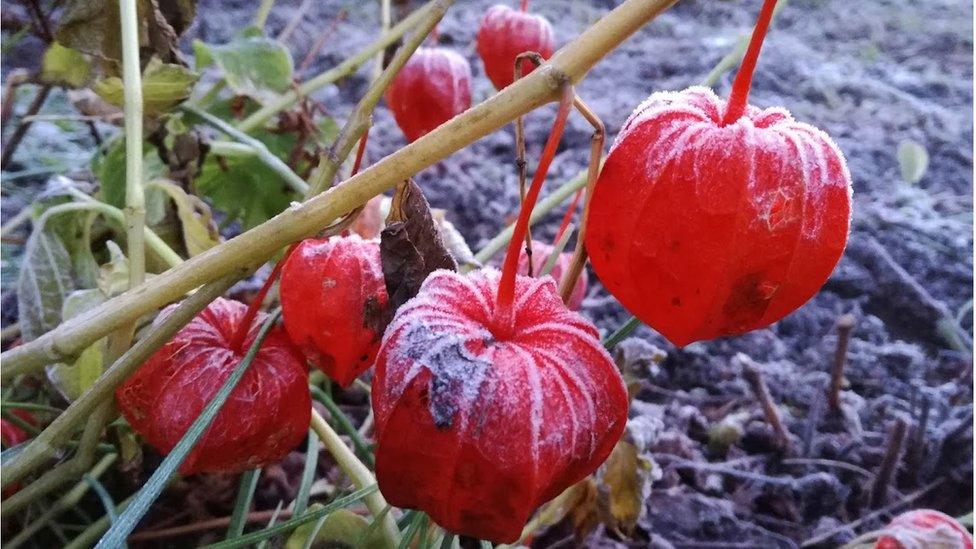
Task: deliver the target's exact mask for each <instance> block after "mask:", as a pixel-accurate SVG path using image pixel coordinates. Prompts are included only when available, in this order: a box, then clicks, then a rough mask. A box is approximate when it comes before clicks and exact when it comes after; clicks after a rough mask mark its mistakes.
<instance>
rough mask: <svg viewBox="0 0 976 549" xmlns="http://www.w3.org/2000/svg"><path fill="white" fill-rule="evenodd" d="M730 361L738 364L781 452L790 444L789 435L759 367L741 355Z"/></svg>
mask: <svg viewBox="0 0 976 549" xmlns="http://www.w3.org/2000/svg"><path fill="white" fill-rule="evenodd" d="M732 361H733V362H734V363H738V364H739V367H740V368H741V369H742V376H743V377H744V378H745V380H746V382H747V383H748V384H749V388H750V389H752V394H753V395H754V396H755V397H756V400H758V401H759V404H760V405H761V406H762V409H763V415H764V416H765V417H766V422H767V423H769V425H770V426H771V427H772V428H773V432H775V433H776V443H777V445H778V446H779V448H780V449H781V450H786V449H787V448H788V447H789V444H790V434H789V431H787V430H786V426H785V425H783V420H782V418H781V417H780V415H779V409H778V408H777V407H776V403H775V402H773V397H772V396H771V395H770V394H769V387H767V386H766V380H764V379H763V377H762V372H760V371H759V366H758V365H757V364H756V363H755V362H754V361H753V360H752V359H751V358H749V357H748V356H746V355H745V354H743V353H739V354H737V355H735V356H734V357H733V358H732Z"/></svg>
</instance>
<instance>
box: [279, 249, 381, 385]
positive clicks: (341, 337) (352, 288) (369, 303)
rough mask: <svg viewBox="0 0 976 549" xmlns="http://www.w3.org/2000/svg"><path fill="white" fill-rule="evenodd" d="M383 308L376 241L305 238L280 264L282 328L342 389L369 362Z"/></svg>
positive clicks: (378, 251)
mask: <svg viewBox="0 0 976 549" xmlns="http://www.w3.org/2000/svg"><path fill="white" fill-rule="evenodd" d="M386 307H387V294H386V283H385V281H384V279H383V268H382V265H381V263H380V248H379V243H378V242H377V241H376V240H364V239H362V238H360V237H359V236H358V235H355V234H354V235H350V236H334V237H330V238H324V239H314V238H310V239H306V240H303V241H302V242H301V243H300V244H298V245H297V246H296V247H295V250H294V251H293V252H292V253H291V254H290V255H289V256H288V259H286V260H285V262H284V268H283V269H282V272H281V309H282V314H283V316H284V322H285V330H287V331H288V336H289V337H290V338H291V340H292V342H294V343H295V346H296V347H298V349H299V350H300V351H301V352H302V354H304V355H305V357H306V358H307V359H308V360H309V361H310V362H311V363H312V364H314V365H315V366H317V367H319V368H320V369H321V370H322V371H323V372H325V373H326V374H327V375H328V376H329V377H330V378H332V379H334V380H335V381H336V382H338V383H339V384H340V385H342V386H343V387H347V386H349V385H350V384H351V383H352V382H353V380H355V379H356V377H358V376H359V375H360V374H361V373H363V372H364V371H365V370H367V369H368V368H369V367H370V366H372V365H373V361H374V359H375V358H376V351H377V349H378V348H379V344H380V336H381V335H382V332H381V331H380V330H379V329H378V325H377V324H376V323H377V322H378V321H379V319H381V318H383V317H384V316H385V315H384V311H385V309H386Z"/></svg>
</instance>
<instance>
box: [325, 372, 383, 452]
mask: <svg viewBox="0 0 976 549" xmlns="http://www.w3.org/2000/svg"><path fill="white" fill-rule="evenodd" d="M310 389H311V391H312V398H314V399H315V400H317V401H319V402H321V403H322V405H323V406H325V407H326V409H328V410H329V414H330V415H331V416H332V419H333V420H335V421H336V423H338V424H339V428H341V429H342V430H343V432H345V433H346V435H348V436H349V438H350V439H351V440H352V445H353V446H355V447H356V452H357V453H358V454H359V457H360V459H362V460H364V461H366V463H367V464H368V465H369V466H370V467H373V466H374V465H375V461H374V460H375V458H374V457H373V453H372V452H371V451H370V450H369V446H368V445H367V444H366V441H365V440H363V437H362V436H361V435H360V434H359V431H358V430H357V429H356V428H355V427H353V425H352V422H351V421H350V420H349V416H347V415H346V414H345V412H343V411H342V409H341V408H339V405H338V404H336V403H335V401H334V400H332V397H331V396H329V394H328V393H326V392H325V391H323V390H322V389H319V388H318V387H315V386H314V385H313V386H311V387H310Z"/></svg>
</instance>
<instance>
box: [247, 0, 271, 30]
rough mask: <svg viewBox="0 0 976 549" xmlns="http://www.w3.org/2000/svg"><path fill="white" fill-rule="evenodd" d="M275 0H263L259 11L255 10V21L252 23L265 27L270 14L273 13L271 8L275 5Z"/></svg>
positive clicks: (261, 27)
mask: <svg viewBox="0 0 976 549" xmlns="http://www.w3.org/2000/svg"><path fill="white" fill-rule="evenodd" d="M274 3H275V0H261V3H260V4H259V5H258V11H256V12H254V21H253V22H252V24H253V25H254V26H255V27H257V28H259V29H263V28H264V24H265V23H266V22H267V21H268V15H269V14H270V13H271V8H272V7H273V6H274Z"/></svg>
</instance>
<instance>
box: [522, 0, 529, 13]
mask: <svg viewBox="0 0 976 549" xmlns="http://www.w3.org/2000/svg"><path fill="white" fill-rule="evenodd" d="M528 9H529V0H522V11H528Z"/></svg>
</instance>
